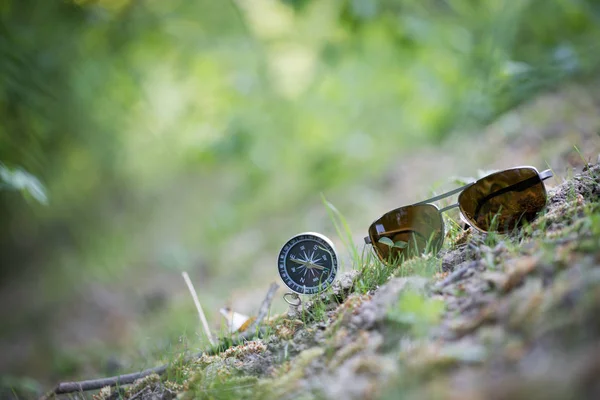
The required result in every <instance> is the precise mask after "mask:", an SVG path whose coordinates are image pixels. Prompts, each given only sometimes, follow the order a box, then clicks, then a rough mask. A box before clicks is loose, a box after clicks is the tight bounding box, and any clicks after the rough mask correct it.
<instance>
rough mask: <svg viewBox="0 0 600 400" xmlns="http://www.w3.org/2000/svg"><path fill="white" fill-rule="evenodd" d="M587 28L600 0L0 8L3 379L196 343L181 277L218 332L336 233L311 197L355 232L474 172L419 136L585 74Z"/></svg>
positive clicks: (252, 1)
mask: <svg viewBox="0 0 600 400" xmlns="http://www.w3.org/2000/svg"><path fill="white" fill-rule="evenodd" d="M599 44H600V4H599V3H598V2H597V1H593V0H576V1H574V0H550V1H548V0H525V1H511V0H502V1H496V0H486V1H473V0H446V1H439V0H327V1H316V0H238V1H235V0H230V1H208V0H199V1H185V0H172V1H158V0H145V1H132V0H96V1H92V0H63V1H58V0H56V1H54V0H52V1H51V0H48V1H35V0H6V1H2V2H0V121H1V122H0V185H1V186H0V263H1V264H0V280H1V283H0V318H1V321H2V323H1V324H0V345H1V347H0V348H1V351H0V352H1V356H0V374H1V375H2V376H3V377H4V378H3V379H5V380H9V381H11V382H13V381H15V380H19V379H21V381H19V382H21V384H23V385H34V386H35V385H36V384H39V383H43V384H47V382H52V381H53V380H57V379H67V378H81V377H90V375H97V374H108V373H115V372H117V371H121V370H129V369H132V368H134V369H138V368H140V367H143V366H145V365H146V364H149V365H154V363H155V362H156V361H157V360H160V359H164V358H165V354H170V352H175V351H177V350H178V349H180V348H181V347H182V346H183V347H185V346H191V347H194V346H202V345H203V344H204V343H205V339H204V338H203V337H202V334H201V333H200V332H199V330H198V322H197V318H196V315H195V311H194V308H193V304H192V302H191V300H190V298H189V295H188V294H187V293H186V288H185V285H184V284H183V280H182V279H181V275H180V273H181V271H188V272H189V274H190V276H191V277H192V279H193V280H194V282H195V284H196V285H197V290H198V291H199V294H200V298H201V300H202V303H203V305H204V308H205V310H206V312H207V314H208V316H209V319H210V320H211V324H212V325H213V327H215V330H218V329H219V324H220V320H219V316H218V309H219V308H220V307H222V306H223V305H226V304H229V305H233V306H234V307H235V308H237V309H240V310H241V311H244V312H247V313H250V312H252V310H253V307H255V306H256V305H257V304H258V303H259V302H260V300H261V299H262V293H263V292H264V290H266V288H267V287H268V284H269V282H270V281H272V280H274V279H276V276H277V275H276V268H275V262H274V259H275V257H276V254H277V251H278V246H280V245H281V244H283V243H284V242H285V241H286V240H287V239H288V238H289V237H290V236H292V235H293V234H296V233H298V232H300V231H304V230H314V231H322V232H324V233H327V234H329V235H335V231H334V229H333V226H332V223H331V221H330V220H329V219H328V218H327V213H326V210H325V207H324V206H323V205H322V203H321V193H323V194H324V195H325V196H326V197H327V198H328V199H329V200H330V201H331V202H332V203H333V204H335V205H336V206H337V208H338V209H339V210H341V211H342V213H343V214H344V215H345V216H346V217H347V218H348V221H350V222H351V226H352V229H353V230H355V231H356V234H357V238H360V236H361V234H362V233H363V231H365V230H366V227H367V226H368V223H369V222H370V220H372V219H374V218H376V217H377V216H378V215H379V214H381V213H383V212H384V211H386V208H385V207H386V206H387V203H388V202H389V203H390V204H393V203H394V202H397V201H398V199H401V198H402V196H405V199H410V200H416V197H417V196H418V195H420V194H426V192H425V191H426V190H428V189H432V188H434V187H436V185H441V184H443V183H444V182H441V181H440V180H443V179H444V177H445V179H449V178H450V177H451V172H452V173H462V174H468V173H469V172H468V171H469V170H471V171H473V172H472V174H475V173H476V170H477V168H491V167H492V166H490V165H485V164H483V163H484V160H486V155H485V154H483V155H480V158H478V159H477V160H478V161H477V162H476V163H472V165H468V164H467V163H466V162H465V163H463V164H461V159H463V158H464V157H468V156H467V154H468V153H472V150H469V147H468V146H464V145H461V146H458V147H454V148H453V149H454V151H456V152H458V153H459V154H454V155H453V156H447V155H446V153H444V152H443V151H442V152H441V154H442V155H440V153H439V152H438V153H432V152H431V150H429V149H432V148H433V149H435V148H441V147H440V146H445V145H446V146H448V143H451V142H452V143H453V141H457V140H462V142H461V143H472V142H476V141H477V140H478V138H479V137H480V136H481V132H482V127H483V126H486V125H487V124H488V123H490V122H492V121H494V120H495V119H496V118H497V117H498V116H500V115H503V114H504V113H506V112H507V111H508V110H511V109H513V108H514V107H516V106H518V105H519V104H522V103H523V102H525V101H528V100H529V99H532V98H533V97H534V96H537V95H539V94H540V93H546V92H548V91H552V90H555V89H557V88H559V87H561V86H562V85H565V84H568V83H573V82H579V83H580V84H582V85H583V86H584V87H585V85H586V82H589V81H592V80H594V79H595V77H596V75H597V72H596V71H597V68H598V65H599V64H600V51H598V50H599V48H598V47H599V46H598V45H599ZM574 98H575V102H576V99H577V98H580V96H575V97H574ZM552 112H553V111H551V107H550V108H548V113H552ZM510 123H512V124H513V125H512V126H513V130H514V123H515V121H514V119H512V120H508V121H506V120H505V125H503V126H506V124H510ZM592 126H594V125H593V124H592ZM588 133H589V132H588ZM519 134H520V133H515V135H513V136H517V137H518V135H519ZM561 134H562V133H561V132H559V133H558V136H560V135H561ZM493 135H494V133H492V136H493ZM495 135H496V136H493V137H497V132H496V134H495ZM487 140H488V139H486V141H487ZM570 140H571V143H572V144H578V140H579V139H578V136H577V135H575V136H573V138H572V139H570ZM502 143H503V142H502V141H499V142H498V143H496V144H499V145H500V146H502ZM481 148H482V147H481V146H480V147H479V149H481ZM544 149H545V148H542V147H540V146H538V150H539V151H545V150H544ZM585 150H586V149H585V148H583V151H584V152H585ZM484 151H489V148H487V150H484ZM495 151H496V152H498V151H500V152H501V151H502V148H501V147H500V148H499V147H498V146H496V150H495ZM548 151H549V150H548ZM460 152H463V154H460ZM444 157H446V158H444ZM447 157H452V158H451V161H452V163H453V164H452V165H455V167H449V166H448V164H446V165H445V166H444V165H442V164H441V162H442V161H444V160H445V161H449V159H448V158H447ZM531 157H533V155H532V156H531ZM488 158H489V157H488ZM471 159H472V158H471ZM403 160H410V163H404V164H403V163H402V162H403ZM537 160H538V159H537V158H536V159H535V160H532V161H531V162H519V163H518V164H530V163H533V162H534V161H537ZM519 161H522V160H519ZM538 167H540V168H543V167H545V166H544V165H538ZM428 168H431V170H429V169H428ZM444 168H447V169H446V170H444ZM469 168H470V169H469ZM473 168H475V169H473ZM417 169H418V170H419V171H423V170H427V171H432V172H431V173H430V179H425V178H424V179H420V178H419V179H417V180H416V181H415V178H410V176H412V175H413V174H412V172H413V170H417ZM433 171H435V172H433ZM419 176H420V177H422V176H423V175H419ZM399 177H400V178H399ZM397 179H405V181H406V182H414V185H412V186H409V185H405V186H404V189H403V190H404V191H403V193H402V194H401V195H399V196H396V197H395V198H394V201H390V199H383V198H384V196H383V194H384V193H387V192H386V188H388V187H390V186H393V182H392V181H395V180H397ZM411 179H412V180H411ZM418 184H420V185H421V186H418ZM408 188H410V189H408ZM406 191H410V193H406ZM336 240H337V239H336ZM350 267H352V265H351V264H350V262H349V261H347V260H346V261H345V268H350ZM279 307H280V308H281V307H282V305H281V304H280V305H279ZM23 377H33V378H34V379H35V380H34V381H30V380H26V379H24V378H23Z"/></svg>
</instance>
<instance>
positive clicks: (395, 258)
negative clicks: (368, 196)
mask: <svg viewBox="0 0 600 400" xmlns="http://www.w3.org/2000/svg"><path fill="white" fill-rule="evenodd" d="M369 237H370V239H371V243H372V244H373V248H374V249H375V253H376V254H377V256H378V257H379V259H380V260H381V261H383V262H386V263H394V262H401V261H403V260H406V259H408V258H410V257H413V256H415V255H418V254H422V253H423V252H424V251H426V250H430V251H434V252H437V250H439V248H440V247H441V246H442V241H443V239H444V223H443V220H442V216H441V215H440V213H439V211H438V209H437V208H436V207H435V206H432V205H431V204H423V205H416V206H407V207H401V208H398V209H396V210H393V211H390V212H388V213H387V214H385V215H384V216H383V217H381V218H379V219H378V220H377V221H375V222H373V224H371V226H370V227H369Z"/></svg>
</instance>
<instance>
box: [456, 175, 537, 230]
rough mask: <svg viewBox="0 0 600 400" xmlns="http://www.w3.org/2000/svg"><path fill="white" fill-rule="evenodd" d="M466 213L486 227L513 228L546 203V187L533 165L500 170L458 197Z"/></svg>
mask: <svg viewBox="0 0 600 400" xmlns="http://www.w3.org/2000/svg"><path fill="white" fill-rule="evenodd" d="M458 204H459V206H460V210H461V212H462V214H463V216H464V217H465V218H466V219H467V220H468V221H469V223H471V224H472V225H474V226H475V227H477V228H479V229H481V230H483V231H495V232H500V233H506V232H510V231H512V230H513V229H515V228H516V227H518V226H521V225H522V224H523V223H525V222H530V221H532V220H533V219H534V218H535V216H536V214H537V213H538V212H539V211H540V210H541V209H542V208H544V206H545V205H546V188H545V187H544V184H543V183H542V180H541V179H540V176H539V174H538V172H537V171H536V170H535V169H533V168H516V169H510V170H506V171H501V172H496V173H495V174H492V175H488V176H486V177H485V178H482V179H480V180H478V181H477V182H475V183H474V184H473V185H472V186H469V187H468V188H467V189H465V190H464V191H463V192H462V193H461V194H460V196H459V197H458Z"/></svg>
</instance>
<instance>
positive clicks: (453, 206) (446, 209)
mask: <svg viewBox="0 0 600 400" xmlns="http://www.w3.org/2000/svg"><path fill="white" fill-rule="evenodd" d="M456 207H458V203H456V204H452V205H450V206H448V207H444V208H442V209H440V212H441V213H443V212H446V211H448V210H452V209H453V208H456Z"/></svg>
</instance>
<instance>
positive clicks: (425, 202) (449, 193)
mask: <svg viewBox="0 0 600 400" xmlns="http://www.w3.org/2000/svg"><path fill="white" fill-rule="evenodd" d="M471 185H472V183H469V184H468V185H465V186H462V187H459V188H458V189H454V190H451V191H449V192H446V193H443V194H440V195H439V196H435V197H432V198H430V199H427V200H423V201H420V202H418V203H415V204H414V205H420V204H428V203H433V202H434V201H438V200H441V199H445V198H446V197H450V196H452V195H453V194H456V193H459V192H462V191H463V190H465V189H466V188H468V187H469V186H471Z"/></svg>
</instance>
